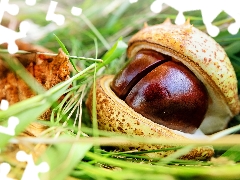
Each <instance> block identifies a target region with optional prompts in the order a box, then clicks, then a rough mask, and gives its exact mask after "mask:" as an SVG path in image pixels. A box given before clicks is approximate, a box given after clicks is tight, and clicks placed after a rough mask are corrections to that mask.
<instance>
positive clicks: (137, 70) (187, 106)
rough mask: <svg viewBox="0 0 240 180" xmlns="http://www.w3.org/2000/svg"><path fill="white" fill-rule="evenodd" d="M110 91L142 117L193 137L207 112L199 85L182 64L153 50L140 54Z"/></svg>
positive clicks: (119, 76) (205, 102) (206, 105)
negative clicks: (191, 134) (192, 134)
mask: <svg viewBox="0 0 240 180" xmlns="http://www.w3.org/2000/svg"><path fill="white" fill-rule="evenodd" d="M111 88H112V90H113V91H114V92H115V94H116V95H117V96H118V97H119V98H121V99H122V100H124V101H125V102H126V103H127V104H128V105H129V106H130V107H131V108H133V109H134V110H135V111H136V112H138V113H140V114H141V115H143V116H144V117H146V118H148V119H150V120H152V121H153V122H156V123H158V124H161V125H164V126H166V127H168V128H171V129H175V130H179V131H182V132H186V133H194V132H195V131H196V130H197V129H198V128H199V126H200V124H201V123H202V121H203V119H204V116H205V114H206V112H207V107H208V93H207V90H206V88H205V86H204V85H203V83H202V82H201V81H200V80H199V79H198V78H197V77H196V76H195V75H194V74H193V73H192V72H191V71H190V70H189V69H188V68H187V67H185V66H184V65H183V64H182V63H179V62H176V61H174V60H172V59H171V57H169V56H164V55H163V54H161V53H158V52H155V51H153V50H146V49H144V50H140V51H139V52H138V53H137V54H136V55H135V58H134V59H133V60H131V62H130V63H129V64H127V66H126V67H125V68H124V69H122V70H121V71H120V72H119V73H118V74H117V75H116V76H115V78H114V79H113V82H112V84H111Z"/></svg>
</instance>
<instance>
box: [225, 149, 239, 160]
mask: <svg viewBox="0 0 240 180" xmlns="http://www.w3.org/2000/svg"><path fill="white" fill-rule="evenodd" d="M222 157H227V158H228V159H230V160H233V161H235V162H238V161H240V146H239V145H236V146H233V147H231V148H230V149H228V150H227V151H226V152H225V153H223V154H222Z"/></svg>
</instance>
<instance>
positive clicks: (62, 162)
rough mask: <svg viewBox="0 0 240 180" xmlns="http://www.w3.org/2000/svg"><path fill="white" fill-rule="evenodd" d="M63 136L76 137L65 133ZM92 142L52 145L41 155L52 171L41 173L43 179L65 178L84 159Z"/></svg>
mask: <svg viewBox="0 0 240 180" xmlns="http://www.w3.org/2000/svg"><path fill="white" fill-rule="evenodd" d="M59 138H60V139H61V138H75V137H73V136H70V135H69V134H63V135H61V136H60V137H58V139H59ZM91 147H92V144H87V143H86V144H84V143H82V144H81V143H59V144H55V145H52V146H50V147H49V148H48V149H47V150H46V152H45V153H44V154H43V155H42V156H41V161H45V162H48V164H49V166H50V171H49V172H48V173H43V174H41V176H40V178H41V179H51V180H65V179H66V177H67V176H68V175H69V174H70V172H71V171H72V170H73V168H74V167H75V166H76V164H77V163H79V161H81V160H82V159H83V157H84V156H85V154H86V152H88V151H89V149H90V148H91Z"/></svg>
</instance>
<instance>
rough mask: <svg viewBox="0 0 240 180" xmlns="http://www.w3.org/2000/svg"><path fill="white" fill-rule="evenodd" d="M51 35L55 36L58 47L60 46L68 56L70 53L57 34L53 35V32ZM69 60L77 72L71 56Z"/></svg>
mask: <svg viewBox="0 0 240 180" xmlns="http://www.w3.org/2000/svg"><path fill="white" fill-rule="evenodd" d="M53 35H54V36H55V39H56V40H57V42H58V44H59V45H60V47H61V48H62V50H63V52H64V53H65V54H66V55H68V56H70V54H69V52H68V50H67V48H66V46H65V45H64V44H63V43H62V41H61V40H60V39H59V38H58V37H57V35H55V34H53ZM69 60H70V62H71V64H72V66H73V68H74V70H75V71H77V72H79V71H78V70H77V67H76V65H75V63H74V62H73V61H72V58H71V57H69Z"/></svg>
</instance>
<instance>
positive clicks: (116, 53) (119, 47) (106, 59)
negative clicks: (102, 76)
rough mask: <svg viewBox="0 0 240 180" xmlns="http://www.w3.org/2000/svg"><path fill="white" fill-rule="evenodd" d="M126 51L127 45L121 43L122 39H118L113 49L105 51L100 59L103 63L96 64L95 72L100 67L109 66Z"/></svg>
mask: <svg viewBox="0 0 240 180" xmlns="http://www.w3.org/2000/svg"><path fill="white" fill-rule="evenodd" d="M126 49H127V44H126V43H125V42H123V41H122V39H119V40H118V41H117V42H116V43H115V44H114V45H113V47H112V48H111V49H110V50H108V51H107V53H106V54H104V56H103V57H102V60H103V63H101V64H98V67H97V70H99V69H100V68H101V67H103V66H105V65H107V64H109V63H110V62H111V61H112V60H114V59H116V58H118V57H120V56H121V55H122V54H123V53H124V52H125V51H126Z"/></svg>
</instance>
